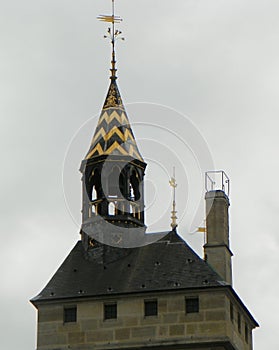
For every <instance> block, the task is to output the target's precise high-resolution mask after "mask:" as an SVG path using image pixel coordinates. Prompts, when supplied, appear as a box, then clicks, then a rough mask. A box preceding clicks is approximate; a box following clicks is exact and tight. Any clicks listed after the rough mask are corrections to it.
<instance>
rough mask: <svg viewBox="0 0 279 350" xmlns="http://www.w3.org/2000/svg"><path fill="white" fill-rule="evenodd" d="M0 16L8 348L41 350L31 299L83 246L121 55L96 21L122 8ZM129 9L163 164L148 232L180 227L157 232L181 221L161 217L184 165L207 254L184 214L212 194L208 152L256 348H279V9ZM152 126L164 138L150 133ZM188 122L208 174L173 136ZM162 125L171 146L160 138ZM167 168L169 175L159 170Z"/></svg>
mask: <svg viewBox="0 0 279 350" xmlns="http://www.w3.org/2000/svg"><path fill="white" fill-rule="evenodd" d="M0 4H1V7H0V8H1V11H0V16H1V20H0V26H1V30H0V45H1V49H0V55H1V65H0V77H1V78H0V89H1V93H0V96H1V103H0V109H1V128H0V130H1V131H0V132H1V138H0V142H1V148H0V149H1V161H2V181H1V198H2V204H1V205H0V211H1V226H2V227H1V232H2V244H1V248H0V251H1V253H0V254H1V255H0V259H1V265H0V266H1V270H2V273H1V279H2V281H1V320H0V323H1V326H0V329H1V332H2V334H1V336H0V347H1V349H12V350H14V349H18V348H20V349H22V350H30V349H34V348H35V338H36V312H35V309H34V308H33V307H32V305H30V304H29V303H28V300H29V299H30V298H31V297H33V296H34V295H36V294H37V293H38V292H39V291H40V290H41V289H42V288H43V286H44V285H45V284H46V282H47V281H48V280H49V278H50V277H51V276H52V274H53V273H54V272H55V271H56V269H57V268H58V266H59V265H60V263H61V262H62V261H63V259H64V258H65V257H66V255H67V254H68V252H69V251H70V249H71V248H72V247H73V245H74V243H75V242H76V240H77V239H78V238H79V233H78V232H79V227H78V225H79V224H80V219H79V210H80V196H79V193H80V175H79V172H78V167H79V161H80V160H81V159H82V157H83V156H84V155H85V152H86V151H87V147H88V146H89V143H90V138H91V135H92V133H93V131H94V128H95V125H96V121H97V119H96V116H98V114H99V112H100V108H101V106H102V104H103V101H104V97H105V94H106V90H107V87H108V83H109V80H108V76H109V72H108V69H109V61H110V57H109V55H110V51H109V50H110V49H109V45H108V43H106V42H105V41H104V40H103V39H102V36H103V34H104V31H105V30H106V26H105V24H103V23H99V22H97V21H96V16H98V15H99V14H106V13H110V2H109V0H102V1H101V0H97V1H96V0H95V1H93V0H79V1H74V0H55V1H54V0H48V1H45V0H36V1H35V0H25V1H22V0H9V1H3V0H2V1H0ZM116 5H117V14H119V15H121V16H122V17H123V18H124V21H123V23H122V24H121V30H122V31H123V32H124V35H125V38H126V41H125V42H124V43H122V42H121V43H119V45H118V49H117V58H118V75H119V79H118V83H119V87H120V90H121V93H122V97H123V100H124V102H125V103H126V105H127V110H128V112H129V118H130V121H131V123H135V126H134V131H135V135H136V137H137V138H138V139H139V144H140V146H141V153H142V155H143V156H144V157H145V159H146V160H147V161H148V160H149V164H150V166H149V169H150V170H148V171H147V175H146V176H147V180H148V185H147V186H148V188H149V189H150V191H149V193H154V198H155V199H154V201H153V202H154V203H153V202H152V198H149V200H150V203H153V204H152V205H151V206H152V208H153V209H152V210H153V211H152V210H151V211H150V212H149V216H148V222H149V223H150V224H153V223H154V222H155V224H157V227H158V229H161V228H162V229H168V227H169V219H168V214H166V215H165V216H164V217H162V218H161V221H160V222H157V218H158V216H159V214H160V213H161V212H162V211H164V210H165V211H166V212H167V211H168V208H161V207H160V205H161V203H162V200H161V199H160V196H159V194H160V191H161V192H162V193H163V192H164V193H166V198H167V199H169V198H170V194H169V189H168V187H167V186H168V184H167V180H168V176H167V175H166V172H171V168H172V165H173V164H172V163H176V164H174V165H176V166H177V167H178V171H177V181H178V183H179V187H178V192H179V196H178V211H179V216H180V223H179V232H180V233H181V234H182V235H183V236H184V237H185V239H186V240H187V241H188V242H189V243H190V244H191V245H192V246H193V247H194V248H195V250H196V251H197V252H198V253H199V254H200V255H202V249H201V247H202V243H203V239H202V237H200V236H197V235H192V234H190V231H191V229H190V228H189V227H190V226H191V223H190V222H189V220H190V221H191V218H189V217H187V214H186V215H184V216H183V215H182V213H183V212H184V211H185V208H186V207H187V208H188V207H191V205H189V206H187V205H186V204H185V202H184V201H185V200H186V199H185V198H186V197H187V194H189V193H190V194H191V191H192V192H193V191H194V189H195V188H197V192H200V191H201V182H198V183H197V184H196V187H195V186H193V183H194V182H195V181H194V180H193V179H192V178H193V177H195V170H193V171H192V167H195V166H197V164H198V165H200V164H199V161H200V158H199V156H197V154H196V152H197V150H200V149H203V147H204V143H203V142H205V144H206V145H207V148H206V147H205V149H206V151H207V150H209V154H210V155H211V156H212V158H213V161H214V164H215V165H214V167H215V168H216V169H224V170H225V171H226V172H227V173H228V174H229V177H230V179H231V194H230V200H231V208H230V219H231V231H230V233H231V248H232V250H233V252H234V258H233V271H234V287H235V289H236V291H237V292H238V294H239V295H240V297H241V298H242V300H243V301H244V303H245V304H246V305H247V307H248V308H249V309H250V311H251V312H252V314H253V315H254V317H255V318H256V319H257V321H258V322H259V323H260V325H261V328H260V329H258V330H256V331H255V333H254V349H255V350H261V349H276V348H277V347H278V336H277V325H278V320H277V318H278V312H279V307H278V295H279V281H278V279H277V274H278V267H279V258H278V248H279V232H278V231H279V230H278V223H277V217H278V212H279V201H278V192H279V191H278V179H277V176H278V172H279V164H278V154H277V153H278V149H279V139H278V129H279V121H278V112H279V103H278V80H279V74H278V73H279V65H278V62H279V49H278V36H279V22H278V13H279V2H278V1H276V0H273V1H272V0H261V1H260V0H253V1H252V0H186V1H185V0H173V1H169V2H167V1H164V2H163V1H160V0H148V1H147V0H141V1H133V0H118V1H117V3H116ZM135 102H144V103H142V104H135ZM154 104H155V105H154ZM161 105H164V106H167V107H161ZM154 106H155V107H156V108H155V107H154ZM168 108H170V109H175V110H176V111H178V112H179V113H180V114H179V113H178V112H174V111H173V110H172V112H169V113H168V112H166V111H169V109H168ZM181 114H182V115H184V116H185V118H184V117H183V118H184V119H183V120H182V119H180V116H181ZM140 115H142V119H141V117H140ZM94 116H95V119H94V118H93V119H92V117H94ZM160 116H161V122H159V121H160ZM141 121H142V122H143V123H145V124H144V125H145V126H144V127H142V126H141V125H140V124H139V123H140V122H141ZM148 122H149V123H151V124H152V123H153V124H155V126H157V127H152V126H148V127H147V126H146V125H147V123H148ZM178 122H179V123H180V124H179V125H180V133H181V134H182V135H184V136H183V141H184V142H186V143H187V145H188V146H189V147H192V146H193V144H192V142H195V141H193V140H191V138H190V134H191V131H193V132H197V134H196V135H197V137H195V138H194V140H196V142H197V145H194V146H193V150H194V151H193V150H192V151H193V152H194V157H193V158H195V156H196V164H194V163H195V162H194V161H193V158H192V159H190V158H191V157H188V156H187V152H185V158H183V151H181V149H180V150H177V147H179V142H178V141H177V138H175V137H174V138H173V137H172V136H170V135H173V132H174V131H175V130H176V129H175V126H174V124H175V123H178ZM84 123H86V124H84ZM161 124H162V125H164V127H165V128H167V129H168V131H169V134H164V132H161V131H160V130H161V129H160V128H159V126H160V125H161ZM87 126H88V127H87ZM78 130H79V131H78ZM198 131H199V132H200V134H199V133H198ZM74 135H76V136H74ZM188 137H189V138H190V139H189V138H188ZM189 140H190V141H189ZM150 142H153V144H150ZM155 144H156V145H155ZM150 145H151V146H152V147H149V146H150ZM160 145H163V146H160ZM75 146H76V147H75ZM159 146H160V147H163V148H160V147H159ZM189 147H188V148H189ZM199 147H201V148H199ZM150 148H152V150H153V153H152V152H151V153H150ZM186 148H187V147H186ZM157 149H158V153H159V154H158V156H157V158H156V150H157ZM162 150H164V152H162ZM176 152H177V157H176V158H175V159H174V161H172V160H173V159H172V155H173V154H175V153H176ZM193 152H192V155H193ZM190 153H191V152H190ZM65 157H66V158H65ZM64 158H65V159H66V160H65V166H64V167H63V163H64ZM170 159H171V160H170ZM206 159H207V160H208V157H206ZM155 161H159V163H160V164H162V166H161V167H160V166H158V167H157V168H156V162H155ZM205 163H206V162H205ZM205 163H203V165H204V164H205ZM209 163H210V162H209ZM209 163H206V164H209ZM179 164H180V165H179ZM181 164H183V165H181ZM63 168H64V169H65V171H66V174H65V172H64V184H65V185H64V188H63V185H62V172H63ZM201 168H202V167H201ZM152 169H153V170H152ZM185 169H186V170H185ZM210 170H211V169H210ZM160 171H161V173H162V176H161V177H160V179H161V180H160V181H159V180H158V178H156V175H157V176H158V174H159V175H160ZM200 172H202V170H201V169H200ZM193 181H194V182H193ZM69 186H70V187H69ZM156 186H157V189H156ZM164 186H165V187H164ZM158 187H159V189H158ZM161 187H163V189H162V190H161ZM64 190H65V196H66V198H67V201H68V206H69V209H70V213H69V211H68V210H67V208H66V204H65V201H64V193H63V191H64ZM71 190H72V191H71ZM152 191H153V192H152ZM69 192H70V193H69ZM194 192H195V191H194ZM184 194H185V196H184ZM156 198H157V199H156ZM158 198H159V199H158ZM190 204H191V203H190ZM190 210H191V208H190ZM70 214H71V215H70ZM201 215H202V214H201ZM201 220H202V216H201ZM77 221H79V222H78V223H76V222H77ZM157 227H156V225H155V226H154V228H155V229H156V228H157ZM15 334H16V336H15Z"/></svg>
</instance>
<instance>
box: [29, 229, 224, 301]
mask: <svg viewBox="0 0 279 350" xmlns="http://www.w3.org/2000/svg"><path fill="white" fill-rule="evenodd" d="M221 285H224V282H223V281H222V280H221V278H220V277H219V275H218V274H217V273H216V272H214V271H213V270H212V269H211V268H210V266H209V265H208V264H207V263H206V262H205V261H203V260H202V259H201V258H200V257H199V256H198V255H197V254H196V253H195V252H194V251H193V250H192V249H191V248H190V247H189V246H188V245H187V243H185V242H184V240H182V238H180V236H178V235H177V233H176V232H175V231H171V232H170V233H168V234H167V235H166V236H165V237H164V238H162V239H160V240H159V241H157V242H155V243H152V244H149V245H146V246H143V247H139V248H130V249H123V248H122V249H121V248H115V247H108V246H103V245H99V246H97V247H96V248H93V249H92V253H91V255H90V256H88V254H86V253H85V251H84V248H83V245H82V242H81V241H78V242H77V244H76V245H75V247H74V248H73V250H72V251H71V252H70V254H69V255H68V257H67V258H66V259H65V261H64V262H63V263H62V265H61V266H60V267H59V269H58V270H57V272H56V273H55V274H54V276H53V277H52V279H51V280H50V281H49V283H48V284H47V286H46V287H45V288H44V289H43V290H42V291H41V293H40V294H39V295H38V296H36V297H35V298H33V299H32V300H31V301H32V302H34V303H36V302H37V301H46V300H55V299H61V298H77V297H94V296H105V295H114V294H126V293H138V292H141V293H142V292H151V291H166V290H176V289H188V288H191V289H192V288H207V287H214V286H221Z"/></svg>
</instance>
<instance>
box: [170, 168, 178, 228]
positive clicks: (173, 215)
mask: <svg viewBox="0 0 279 350" xmlns="http://www.w3.org/2000/svg"><path fill="white" fill-rule="evenodd" d="M169 184H170V186H171V187H172V191H173V192H172V195H173V199H172V211H171V228H172V229H173V230H174V229H175V228H176V227H177V222H176V220H177V216H176V213H177V211H176V210H175V207H176V202H175V189H176V187H177V183H176V179H175V167H173V176H172V177H171V179H170V181H169Z"/></svg>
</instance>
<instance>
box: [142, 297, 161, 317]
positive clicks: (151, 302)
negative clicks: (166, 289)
mask: <svg viewBox="0 0 279 350" xmlns="http://www.w3.org/2000/svg"><path fill="white" fill-rule="evenodd" d="M148 307H149V308H148ZM156 316H158V299H145V300H144V317H156Z"/></svg>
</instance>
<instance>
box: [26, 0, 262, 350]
mask: <svg viewBox="0 0 279 350" xmlns="http://www.w3.org/2000/svg"><path fill="white" fill-rule="evenodd" d="M112 4H113V12H112V15H111V16H100V19H101V20H104V21H106V22H110V23H111V25H112V28H110V30H109V31H108V34H109V37H110V40H111V42H112V66H111V82H110V86H109V89H108V93H107V97H106V99H105V102H104V105H103V108H102V111H101V114H100V118H99V121H98V124H97V127H96V131H95V133H94V136H93V139H92V142H91V145H90V147H89V151H88V152H87V154H86V156H85V158H84V159H83V161H82V163H81V167H80V171H81V174H82V193H83V198H82V224H81V231H80V233H81V240H79V241H78V242H77V243H76V245H75V246H74V248H73V249H72V251H71V252H70V253H69V255H68V256H67V258H66V259H65V261H64V262H63V263H62V265H61V266H60V267H59V268H58V270H57V272H56V273H55V274H54V276H53V277H52V278H51V279H50V281H49V282H48V283H47V285H46V286H45V288H43V290H42V291H41V292H40V293H39V294H38V295H37V296H36V297H34V298H33V299H32V300H31V302H32V303H33V305H34V306H35V307H36V308H37V310H38V341H37V350H66V349H67V350H68V349H73V350H82V349H83V350H93V349H94V350H95V349H102V350H112V349H130V350H132V349H133V350H136V349H143V350H144V349H153V350H155V349H157V350H158V349H162V350H164V349H165V350H169V349H173V350H175V349H177V350H178V349H188V350H193V349H205V350H225V349H226V350H252V348H253V343H252V330H253V328H255V327H257V326H258V324H257V322H256V321H255V319H254V318H253V316H252V315H251V313H250V312H249V311H248V309H247V308H246V307H245V305H244V304H243V302H242V301H241V299H240V298H239V296H238V295H237V293H236V292H235V291H234V289H233V286H232V280H231V277H230V276H231V270H230V268H231V260H230V255H231V253H230V250H229V231H228V198H227V196H226V194H225V193H224V191H223V189H221V190H218V189H217V190H212V191H208V192H207V193H206V205H207V243H206V244H205V247H204V248H205V256H206V259H202V258H200V257H199V256H198V255H197V254H196V253H195V252H194V251H193V250H192V249H191V248H190V246H189V245H188V244H187V243H186V242H185V241H184V240H183V239H182V238H181V237H180V235H179V234H178V232H177V224H176V210H175V200H174V204H173V211H172V220H173V221H172V230H171V231H166V232H160V233H158V232H157V233H153V234H152V233H149V234H148V235H147V234H146V233H145V222H144V172H145V168H146V164H145V162H144V160H143V158H142V156H141V154H140V152H139V149H138V147H137V144H136V141H135V137H134V135H133V132H132V129H131V126H130V124H129V121H128V116H127V113H126V111H125V108H124V105H123V102H122V99H121V96H120V93H119V90H118V86H117V83H116V67H115V48H114V44H115V40H116V37H117V36H119V35H120V34H121V33H120V32H119V31H118V30H115V28H114V25H115V23H116V22H119V21H120V19H119V17H117V16H115V14H114V0H112ZM171 185H172V187H173V188H174V189H175V187H176V183H175V180H174V179H172V180H171ZM150 237H155V238H154V240H152V239H151V238H150ZM150 241H151V243H150V244H148V243H149V242H150Z"/></svg>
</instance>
